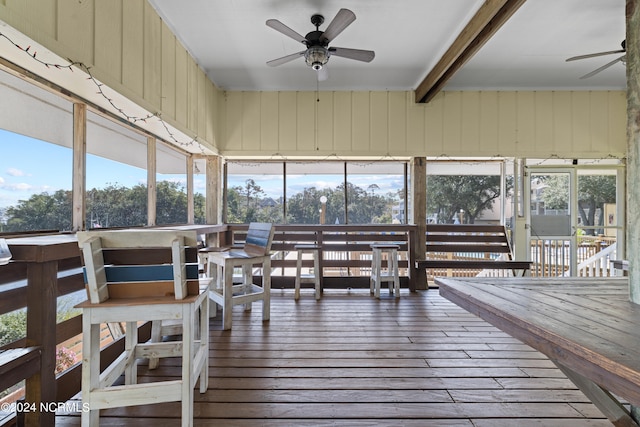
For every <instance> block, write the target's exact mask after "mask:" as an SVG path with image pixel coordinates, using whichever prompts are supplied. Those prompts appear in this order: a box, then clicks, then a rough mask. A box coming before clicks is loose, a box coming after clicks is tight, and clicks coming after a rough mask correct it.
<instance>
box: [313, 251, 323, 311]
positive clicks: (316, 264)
mask: <svg viewBox="0 0 640 427" xmlns="http://www.w3.org/2000/svg"><path fill="white" fill-rule="evenodd" d="M313 277H314V280H313V282H314V285H315V287H316V300H319V299H320V280H321V279H320V278H321V277H322V274H321V273H320V251H317V250H314V252H313Z"/></svg>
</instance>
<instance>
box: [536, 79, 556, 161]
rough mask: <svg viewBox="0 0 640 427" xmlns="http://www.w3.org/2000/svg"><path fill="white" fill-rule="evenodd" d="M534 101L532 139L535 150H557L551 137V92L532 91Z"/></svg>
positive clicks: (552, 118)
mask: <svg viewBox="0 0 640 427" xmlns="http://www.w3.org/2000/svg"><path fill="white" fill-rule="evenodd" d="M533 102H534V107H533V108H534V116H533V119H534V130H533V139H534V140H535V146H536V149H537V150H542V151H544V152H558V149H559V148H561V147H562V145H560V146H558V145H557V143H556V140H555V138H554V137H553V120H554V111H553V107H552V106H553V94H552V92H548V91H546V92H533Z"/></svg>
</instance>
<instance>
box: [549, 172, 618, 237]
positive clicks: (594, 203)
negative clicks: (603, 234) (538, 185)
mask: <svg viewBox="0 0 640 427" xmlns="http://www.w3.org/2000/svg"><path fill="white" fill-rule="evenodd" d="M539 179H540V180H541V181H542V182H543V183H544V190H543V192H542V194H541V196H540V198H541V199H542V201H543V202H544V207H545V209H568V207H569V176H568V175H567V174H556V175H546V176H541V177H539ZM606 203H616V177H615V176H614V175H579V176H578V207H577V209H578V214H579V215H580V219H581V222H582V225H583V226H586V227H593V226H599V225H604V205H605V204H606ZM585 233H586V234H589V235H593V234H595V233H596V230H595V229H587V230H585Z"/></svg>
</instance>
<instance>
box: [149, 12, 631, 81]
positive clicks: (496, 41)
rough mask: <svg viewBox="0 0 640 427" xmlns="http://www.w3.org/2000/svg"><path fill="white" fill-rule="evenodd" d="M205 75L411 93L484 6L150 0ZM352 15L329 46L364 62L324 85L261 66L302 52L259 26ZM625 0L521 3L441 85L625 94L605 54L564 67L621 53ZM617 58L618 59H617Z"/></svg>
mask: <svg viewBox="0 0 640 427" xmlns="http://www.w3.org/2000/svg"><path fill="white" fill-rule="evenodd" d="M149 1H150V3H151V4H152V5H153V7H155V8H156V10H157V11H158V13H159V14H160V16H161V17H162V18H163V19H164V20H165V21H166V23H167V25H168V26H169V27H170V28H171V29H172V30H173V32H174V33H175V34H176V35H177V37H178V38H179V39H180V40H181V42H182V43H183V45H184V46H185V47H186V49H187V50H188V51H189V52H190V53H191V54H192V56H193V57H194V58H195V59H196V61H197V62H198V64H199V65H200V66H201V67H202V68H203V69H204V70H205V72H206V73H207V75H208V76H209V77H210V79H211V80H212V81H213V82H214V83H215V84H216V85H217V86H218V87H220V88H222V89H225V90H249V91H274V90H284V91H288V90H316V89H317V88H319V89H320V90H414V89H416V87H417V85H418V84H419V83H420V82H421V81H422V80H423V79H424V77H425V76H426V75H427V73H428V72H429V70H430V69H431V68H432V67H433V66H434V64H436V63H437V61H438V60H439V59H440V57H441V56H442V54H443V53H444V52H445V51H446V50H447V48H448V47H449V46H450V45H451V43H452V42H453V40H454V39H455V38H456V36H457V35H458V34H459V32H460V31H461V30H462V28H464V26H465V25H466V24H467V22H468V21H469V20H470V19H471V18H472V16H473V15H474V13H475V12H476V10H477V9H478V8H479V7H480V6H481V5H482V3H484V1H482V0H367V1H364V0H359V1H358V0H315V1H314V0H181V1H176V0H149ZM341 8H347V9H350V10H352V11H353V12H354V13H355V15H356V17H357V19H356V21H355V22H353V23H352V24H351V25H350V26H349V27H348V28H347V29H345V30H344V32H343V33H341V34H340V35H338V36H337V37H336V38H335V40H334V41H332V43H331V44H330V46H337V47H346V48H356V49H367V50H374V51H375V52H376V57H375V59H374V60H373V61H372V62H370V63H363V62H359V61H354V60H350V59H345V58H341V57H336V56H333V57H331V58H330V60H329V63H328V69H329V79H328V80H326V81H323V82H319V83H318V82H317V79H316V76H315V72H314V71H313V70H312V69H311V68H309V67H308V66H307V65H306V64H305V63H304V59H302V58H298V59H296V60H294V61H292V62H289V63H287V64H284V65H281V66H279V67H275V68H272V67H269V66H267V65H266V62H267V61H269V60H272V59H276V58H279V57H282V56H285V55H288V54H291V53H295V52H299V51H301V50H304V49H305V46H304V45H302V44H300V43H297V42H296V41H295V40H293V39H291V38H289V37H287V36H285V35H283V34H281V33H279V32H277V31H275V30H273V29H272V28H269V27H267V26H266V25H265V22H266V20H267V19H278V20H279V21H281V22H282V23H283V24H285V25H287V26H288V27H290V28H291V29H293V30H295V31H296V32H298V33H300V34H302V35H305V34H306V33H307V32H309V31H312V30H314V29H315V27H313V25H312V24H311V22H310V18H311V15H313V14H316V13H320V14H322V15H324V17H325V23H324V24H323V25H322V26H321V27H320V30H324V29H325V28H326V26H327V25H328V23H329V22H330V21H331V20H332V19H333V17H334V16H335V15H336V13H337V12H338V10H339V9H341ZM624 9H625V0H528V1H526V2H525V3H524V5H523V6H522V7H520V9H518V11H516V13H515V14H514V15H513V16H512V17H511V18H510V19H509V21H508V22H507V23H506V24H505V25H504V26H503V27H502V28H501V29H500V30H499V31H498V32H497V33H496V34H495V35H494V36H493V37H492V39H491V40H489V42H488V43H487V44H485V45H484V46H483V47H482V48H481V49H480V51H479V52H478V53H477V54H476V55H475V56H474V57H473V58H472V59H471V60H470V61H469V62H468V63H467V64H466V65H465V66H464V67H463V68H462V69H461V70H460V71H459V72H458V73H457V74H456V75H454V77H453V78H452V79H451V80H450V81H449V82H448V84H447V85H446V86H445V90H482V89H498V90H500V89H503V90H515V89H525V90H566V89H571V90H623V89H625V87H626V77H625V68H624V65H622V63H617V64H615V65H614V66H612V67H610V68H609V69H607V70H605V71H603V72H601V73H599V74H597V75H595V76H593V77H590V78H588V79H580V78H579V77H580V76H583V75H585V74H587V73H589V72H591V71H593V70H594V69H596V68H598V67H600V66H602V65H604V64H606V63H607V62H609V61H611V60H613V59H615V58H617V56H615V55H607V56H602V57H598V58H591V59H585V60H581V61H574V62H565V59H566V58H568V57H571V56H575V55H581V54H587V53H593V52H601V51H610V50H616V49H620V43H621V42H622V40H623V39H624V38H625V11H624ZM618 56H619V55H618Z"/></svg>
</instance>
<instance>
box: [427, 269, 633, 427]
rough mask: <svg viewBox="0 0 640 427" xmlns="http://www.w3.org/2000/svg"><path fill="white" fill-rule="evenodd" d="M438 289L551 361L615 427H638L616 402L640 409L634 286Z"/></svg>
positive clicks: (511, 284)
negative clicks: (626, 403) (623, 400)
mask: <svg viewBox="0 0 640 427" xmlns="http://www.w3.org/2000/svg"><path fill="white" fill-rule="evenodd" d="M436 283H437V284H438V285H439V286H440V294H441V295H442V296H443V297H445V298H447V299H449V300H450V301H452V302H454V303H455V304H457V305H459V306H460V307H462V308H464V309H466V310H467V311H469V312H471V313H473V314H476V315H478V316H479V317H481V318H482V319H484V320H486V321H488V322H489V323H491V324H493V325H494V326H496V327H497V328H499V329H501V330H503V331H504V332H507V333H508V334H510V335H512V336H513V337H515V338H518V339H519V340H521V341H523V342H524V343H526V344H528V345H530V346H531V347H533V348H535V349H536V350H538V351H540V352H542V353H544V354H545V355H546V356H547V357H549V359H551V360H552V361H553V362H554V363H556V365H558V367H559V368H560V369H561V370H562V371H563V372H564V373H565V374H566V375H567V377H569V379H571V380H572V381H573V382H574V383H575V384H576V385H577V386H578V387H579V388H580V389H581V390H582V391H583V392H584V393H585V395H587V397H589V398H590V399H591V400H592V401H593V403H594V404H595V405H596V406H598V408H599V409H600V410H601V411H602V412H603V413H604V414H605V415H606V416H607V417H608V418H609V419H610V420H611V421H612V422H613V423H614V424H615V425H625V426H633V425H637V419H636V421H634V420H633V417H632V415H631V414H629V412H628V411H627V410H626V409H625V408H624V407H623V406H622V405H621V404H620V403H619V402H618V400H617V399H615V398H614V396H612V395H611V394H610V393H612V394H615V395H617V396H619V397H621V398H623V399H626V400H627V401H628V402H630V403H631V404H633V405H634V406H639V405H640V327H639V325H640V305H637V304H634V303H632V302H630V301H629V287H628V286H629V285H628V278H626V277H615V278H611V277H609V278H599V279H584V278H558V279H554V278H510V279H489V278H482V279H480V278H471V279H446V278H439V279H436ZM632 412H634V413H635V408H634V409H633V410H632Z"/></svg>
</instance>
